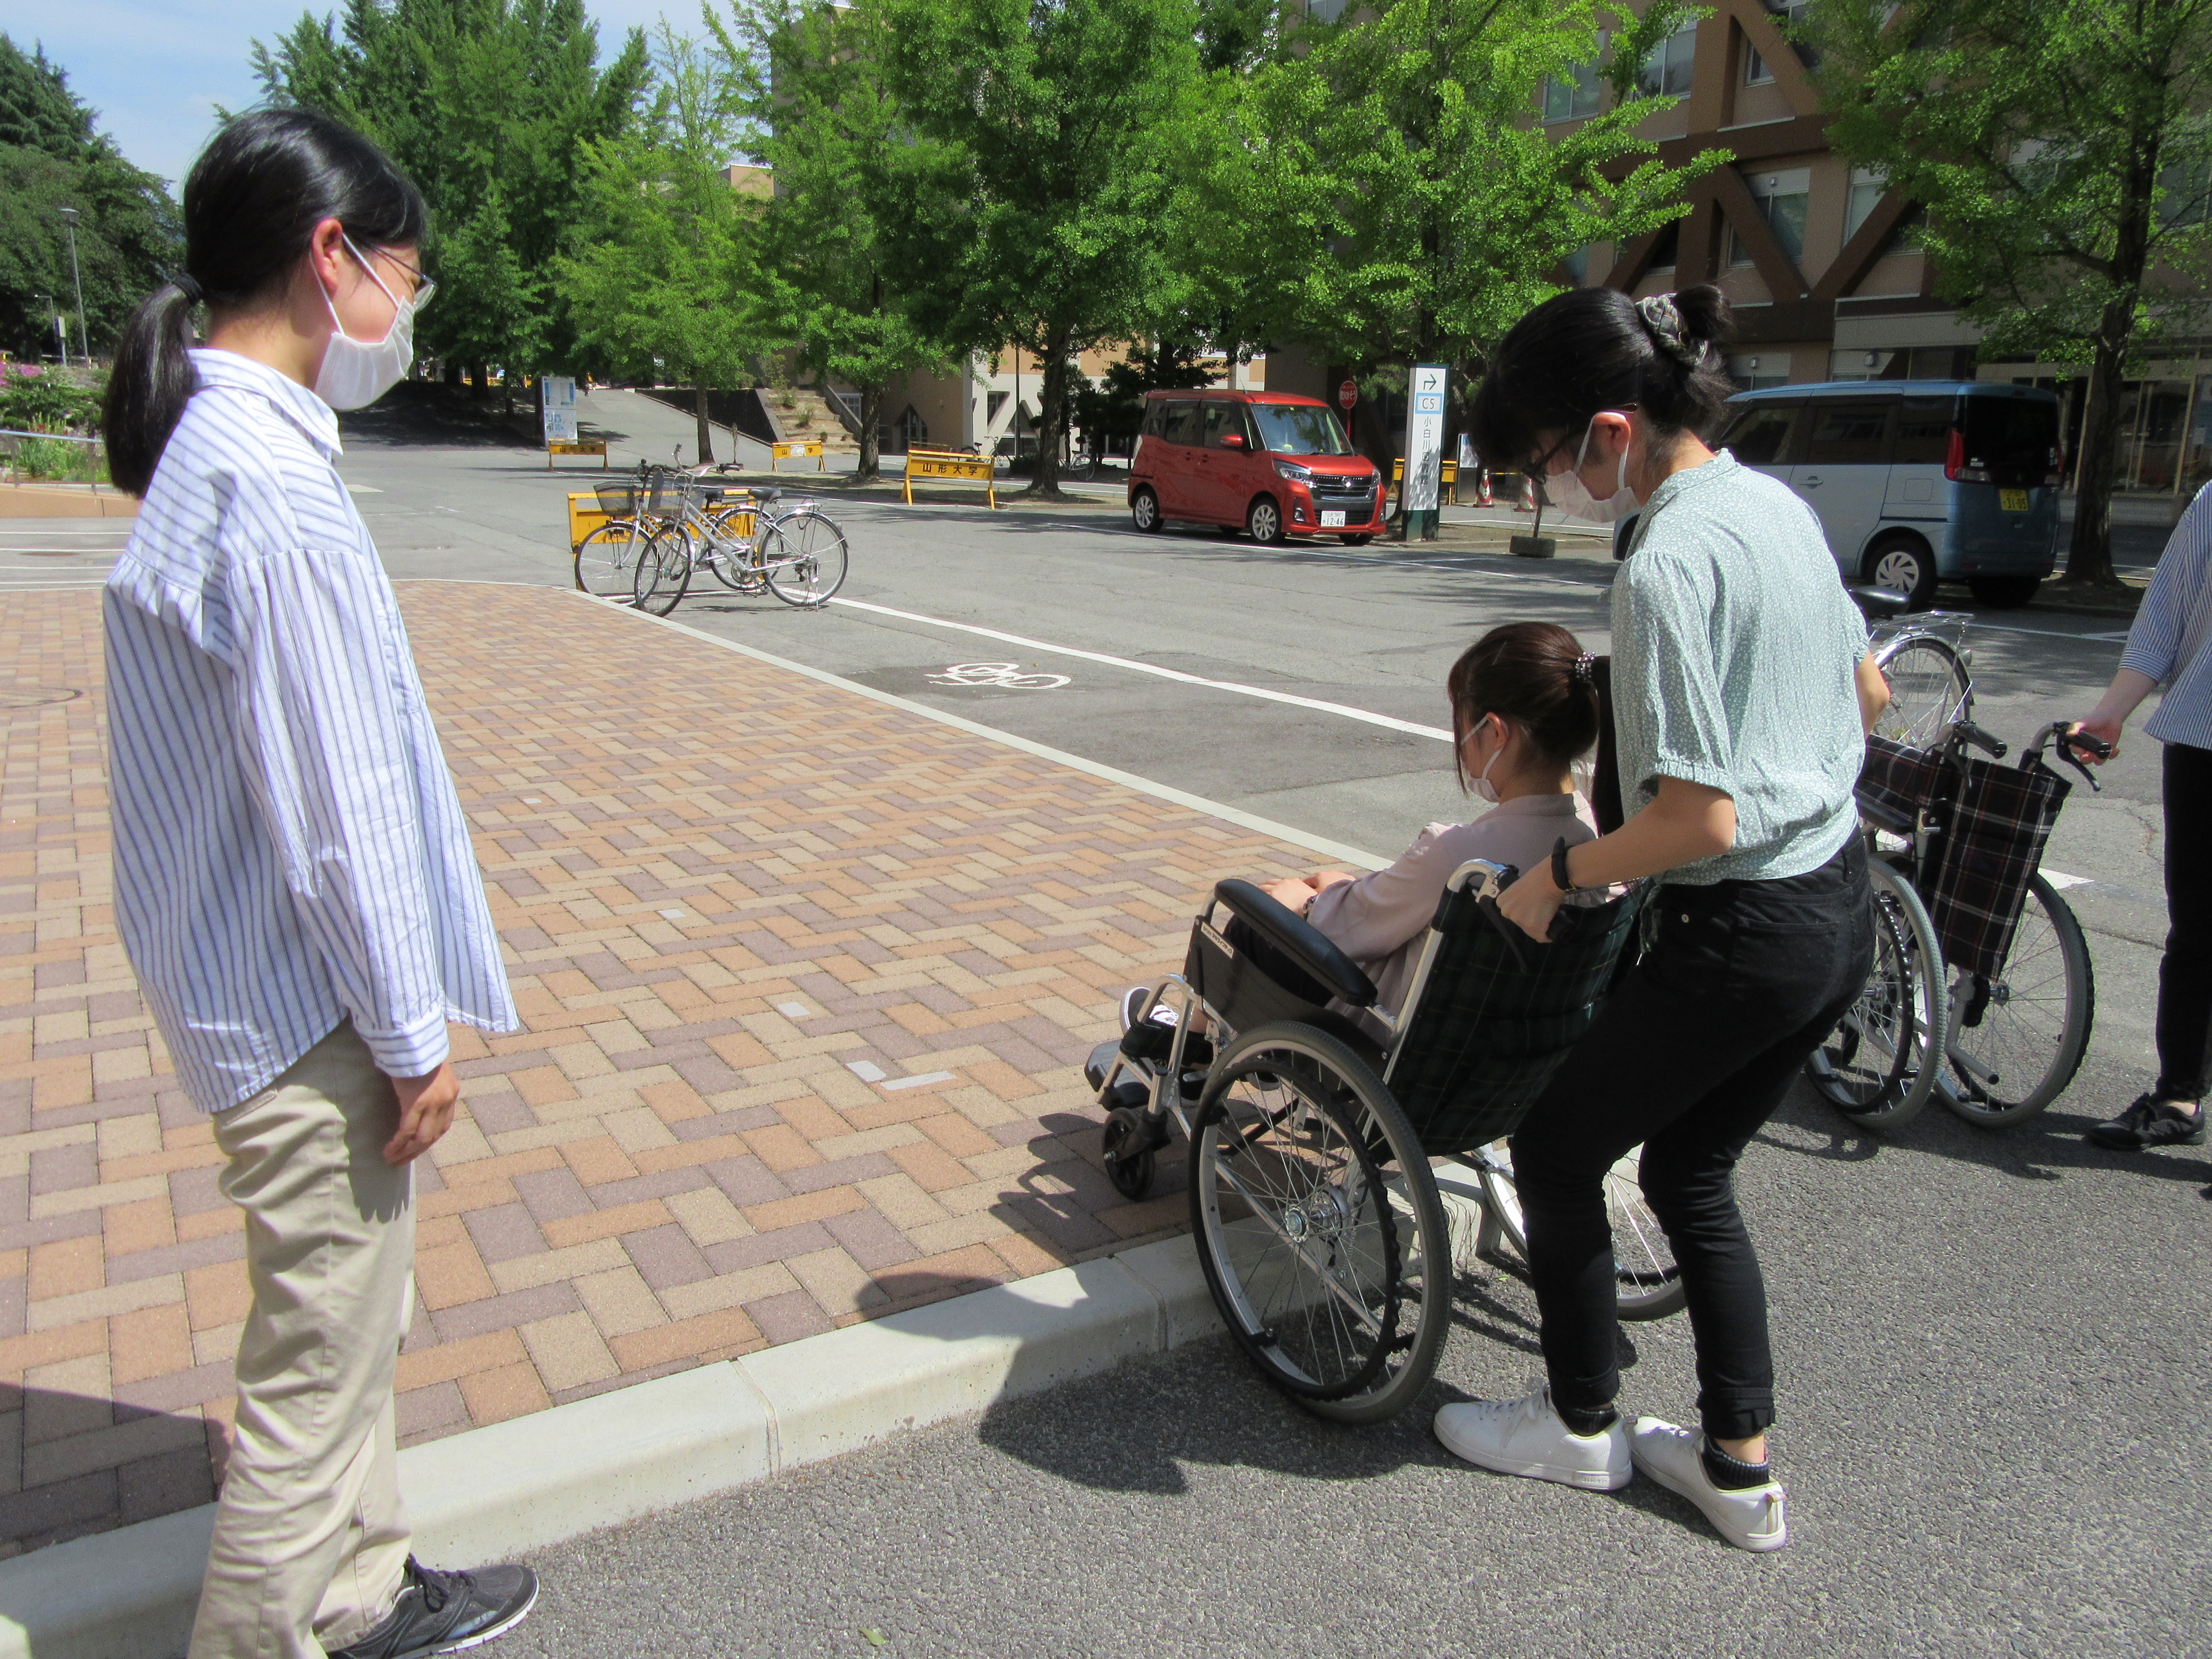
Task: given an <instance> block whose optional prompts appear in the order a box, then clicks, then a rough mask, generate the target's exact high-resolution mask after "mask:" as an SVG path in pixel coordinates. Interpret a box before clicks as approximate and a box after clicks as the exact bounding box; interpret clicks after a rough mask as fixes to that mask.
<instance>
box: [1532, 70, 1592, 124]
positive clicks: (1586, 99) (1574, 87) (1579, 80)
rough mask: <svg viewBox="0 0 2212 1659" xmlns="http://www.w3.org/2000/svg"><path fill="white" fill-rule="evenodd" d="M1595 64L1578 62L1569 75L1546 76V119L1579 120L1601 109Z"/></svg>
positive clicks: (1551, 120)
mask: <svg viewBox="0 0 2212 1659" xmlns="http://www.w3.org/2000/svg"><path fill="white" fill-rule="evenodd" d="M1598 101H1599V99H1598V78H1597V65H1596V64H1575V65H1574V66H1573V67H1572V68H1571V69H1570V70H1568V71H1567V72H1566V74H1565V75H1564V76H1559V75H1548V76H1545V77H1544V119H1545V122H1546V123H1547V125H1548V124H1549V123H1551V122H1553V121H1579V120H1582V119H1583V118H1585V117H1587V116H1591V115H1595V114H1596V113H1597V110H1598Z"/></svg>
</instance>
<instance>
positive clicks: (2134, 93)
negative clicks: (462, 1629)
mask: <svg viewBox="0 0 2212 1659" xmlns="http://www.w3.org/2000/svg"><path fill="white" fill-rule="evenodd" d="M1810 38H1811V39H1812V40H1813V41H1814V44H1815V45H1816V46H1818V48H1819V51H1820V70H1819V76H1818V80H1819V84H1820V87H1821V89H1822V92H1823V94H1824V96H1825V98H1826V101H1827V102H1828V104H1829V106H1830V107H1831V108H1832V111H1833V112H1834V116H1835V120H1834V125H1832V127H1831V128H1830V129H1829V135H1830V138H1831V140H1832V143H1834V144H1835V145H1836V147H1837V148H1838V149H1841V150H1843V151H1844V153H1845V154H1847V155H1850V157H1851V159H1852V160H1854V161H1858V162H1861V163H1863V164H1864V165H1867V166H1870V167H1879V168H1881V169H1882V171H1883V172H1884V173H1887V175H1888V179H1889V182H1890V183H1891V184H1892V185H1893V186H1895V187H1897V188H1899V189H1901V190H1902V191H1905V192H1906V193H1907V194H1909V195H1910V196H1911V197H1913V198H1914V199H1915V200H1917V201H1918V202H1920V203H1922V204H1924V205H1925V206H1926V208H1927V210H1928V223H1927V226H1926V228H1924V229H1923V231H1922V232H1921V244H1922V246H1923V247H1924V248H1925V249H1926V250H1927V252H1928V253H1929V256H1930V257H1931V258H1933V259H1934V260H1935V262H1936V273H1937V278H1938V283H1939V286H1940V288H1941V289H1942V292H1943V293H1944V294H1945V295H1947V296H1948V297H1949V298H1951V299H1953V300H1954V301H1957V302H1958V303H1959V304H1960V307H1961V309H1962V310H1963V311H1964V313H1966V316H1967V317H1968V318H1970V319H1972V320H1973V321H1974V322H1976V323H1978V324H1979V325H1981V326H1982V328H1983V329H1984V342H1983V349H1984V352H1985V353H1987V352H2000V353H2007V354H2009V353H2015V352H2026V353H2028V354H2031V355H2035V356H2044V357H2057V358H2061V359H2067V358H2070V359H2073V360H2075V361H2077V362H2078V361H2081V360H2084V359H2086V360H2087V362H2088V363H2089V365H2090V371H2089V385H2088V398H2089V403H2088V410H2087V419H2086V422H2085V425H2084V428H2083V432H2082V436H2081V441H2082V443H2083V445H2084V449H2083V453H2082V455H2081V493H2080V496H2079V499H2078V501H2076V503H2075V516H2074V538H2073V544H2072V546H2071V548H2070V549H2069V552H2068V556H2067V563H2066V575H2067V579H2068V580H2070V581H2077V582H2085V583H2090V584H2093V585H2098V586H2108V585H2112V584H2114V583H2115V582H2116V581H2117V580H2118V579H2117V578H2116V577H2115V576H2114V574H2113V572H2112V522H2111V494H2112V483H2113V471H2114V460H2115V451H2116V448H2117V444H2118V434H2119V419H2120V415H2121V405H2120V388H2121V380H2122V378H2123V376H2124V374H2125V372H2126V368H2127V365H2128V362H2129V360H2130V357H2134V356H2140V355H2141V354H2142V349H2143V348H2144V347H2145V346H2146V345H2147V344H2148V343H2150V342H2151V341H2153V340H2154V339H2155V338H2156V337H2157V336H2158V335H2159V334H2160V332H2162V331H2166V330H2169V329H2172V328H2173V327H2175V326H2177V325H2190V324H2194V325H2197V326H2200V327H2201V326H2202V325H2203V320H2204V319H2205V314H2206V303H2205V302H2206V297H2207V291H2208V289H2207V283H2208V272H2212V212H2208V209H2212V200H2208V197H2212V113H2208V110H2212V0H1906V3H1905V4H1903V5H1901V6H1895V7H1893V6H1891V5H1889V4H1888V3H1887V0H1827V3H1826V6H1825V8H1824V9H1822V11H1821V12H1820V14H1818V15H1816V17H1815V19H1814V22H1813V24H1812V25H1811V37H1810Z"/></svg>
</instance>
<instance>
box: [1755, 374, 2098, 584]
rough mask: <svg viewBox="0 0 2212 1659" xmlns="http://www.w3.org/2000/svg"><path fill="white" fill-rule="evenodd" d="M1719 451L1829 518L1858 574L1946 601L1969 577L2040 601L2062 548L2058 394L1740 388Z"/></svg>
mask: <svg viewBox="0 0 2212 1659" xmlns="http://www.w3.org/2000/svg"><path fill="white" fill-rule="evenodd" d="M1713 443H1714V447H1716V448H1722V449H1727V450H1729V452H1730V453H1733V454H1734V455H1735V458H1736V459H1737V460H1739V461H1741V462H1742V463H1743V464H1744V465H1746V466H1752V467H1756V468H1758V469H1759V471H1761V472H1764V473H1765V474H1767V475H1768V476H1769V477H1775V478H1779V479H1780V480H1782V482H1783V483H1786V484H1788V485H1789V486H1790V488H1791V489H1794V490H1795V491H1796V493H1797V495H1799V496H1800V497H1801V498H1802V500H1803V501H1804V502H1805V503H1806V505H1807V506H1808V507H1811V508H1812V509H1813V511H1814V513H1816V514H1818V515H1819V517H1820V527H1821V529H1822V530H1823V531H1824V532H1826V535H1827V538H1828V549H1829V551H1830V552H1832V553H1833V554H1834V555H1835V557H1836V563H1837V565H1838V568H1841V570H1842V571H1843V573H1844V580H1847V581H1864V582H1871V583H1872V584H1874V585H1875V586H1877V587H1886V588H1889V589H1892V590H1893V591H1895V592H1901V593H1903V594H1905V597H1906V598H1907V599H1908V600H1909V601H1910V602H1911V608H1912V609H1913V610H1915V611H1921V610H1925V609H1926V608H1927V607H1928V606H1929V605H1932V604H1934V603H1935V599H1936V583H1937V582H1938V581H1952V580H1963V581H1965V582H1966V585H1967V586H1969V587H1970V588H1972V590H1973V594H1974V597H1975V598H1976V599H1979V600H1980V601H1981V602H1982V603H1983V604H1984V605H2026V604H2027V602H2028V600H2029V599H2032V598H2033V597H2034V594H2035V590H2036V586H2037V584H2039V582H2041V581H2042V580H2043V579H2044V578H2045V576H2048V575H2049V574H2051V570H2052V568H2053V567H2054V566H2055V565H2056V564H2057V557H2058V495H2059V480H2060V478H2061V477H2062V476H2063V471H2062V466H2061V461H2060V455H2059V437H2058V399H2057V396H2056V395H2055V394H2054V393H2052V392H2045V391H2040V390H2038V389H2037V388H2035V387H2033V386H2013V385H2009V384H2008V383H2006V382H2004V381H2001V380H1839V381H1831V382H1827V383H1826V384H1822V385H1817V386H1771V387H1769V388H1767V389H1766V390H1765V391H1760V392H1740V393H1738V394H1737V395H1736V396H1735V397H1734V398H1730V399H1729V406H1728V413H1727V416H1726V417H1725V420H1724V423H1723V426H1722V428H1721V431H1720V435H1719V436H1718V437H1717V439H1715V440H1714V441H1713Z"/></svg>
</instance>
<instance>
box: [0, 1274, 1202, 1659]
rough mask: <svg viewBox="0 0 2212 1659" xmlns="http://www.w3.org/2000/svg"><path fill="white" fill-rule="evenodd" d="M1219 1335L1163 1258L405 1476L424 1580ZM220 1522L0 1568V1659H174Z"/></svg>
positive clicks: (99, 1543)
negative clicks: (438, 1571) (437, 1568)
mask: <svg viewBox="0 0 2212 1659" xmlns="http://www.w3.org/2000/svg"><path fill="white" fill-rule="evenodd" d="M1219 1329H1220V1323H1219V1321H1218V1319H1217V1318H1216V1317H1215V1315H1214V1312H1213V1304H1212V1298H1211V1297H1210V1296H1209V1295H1208V1293H1207V1291H1206V1280H1205V1276H1204V1274H1203V1273H1201V1271H1200V1267H1199V1265H1198V1256H1197V1253H1196V1251H1195V1250H1194V1248H1193V1246H1192V1244H1191V1241H1190V1240H1189V1239H1188V1238H1174V1239H1167V1240H1164V1241H1162V1242H1161V1243H1155V1244H1146V1245H1141V1246H1139V1247H1138V1248H1137V1249H1132V1250H1125V1251H1123V1252H1122V1253H1121V1255H1115V1256H1106V1257H1102V1258H1100V1259H1099V1260H1097V1261H1086V1262H1084V1263H1081V1264H1080V1265H1079V1266H1076V1267H1062V1268H1060V1269H1059V1270H1058V1271H1056V1272H1053V1273H1039V1274H1038V1275H1036V1277H1035V1278H1033V1279H1019V1280H1017V1281H1016V1282H1015V1283H1013V1284H1011V1285H994V1286H993V1287H991V1288H990V1289H988V1290H982V1291H974V1292H972V1293H970V1294H969V1295H967V1296H960V1297H951V1298H949V1299H947V1300H945V1301H943V1302H937V1303H932V1304H929V1305H928V1306H927V1307H922V1308H915V1309H913V1310H909V1311H908V1312H906V1313H902V1314H893V1315H891V1316H889V1317H886V1318H884V1319H878V1320H873V1321H871V1322H867V1323H866V1324H860V1325H852V1326H848V1327H847V1328H844V1329H842V1330H836V1331H829V1332H825V1333H823V1334H822V1335H820V1336H813V1337H807V1338H805V1339H803V1340H799V1341H797V1342H787V1343H785V1344H784V1345H783V1346H781V1347H775V1348H769V1349H765V1350H763V1351H762V1352H759V1353H754V1354H748V1355H746V1356H745V1357H744V1358H742V1359H735V1360H725V1361H722V1362H720V1363H718V1364H712V1365H702V1366H699V1367H698V1368H696V1370H688V1371H679V1372H678V1373H676V1374H675V1375H673V1376H663V1377H657V1378H655V1379H654V1380H653V1381H652V1382H649V1383H636V1384H635V1385H634V1386H632V1387H629V1388H626V1389H615V1390H613V1391H611V1392H610V1393H607V1394H603V1395H594V1396H592V1398H590V1399H587V1400H579V1401H572V1402H571V1403H570V1404H568V1405H566V1406H556V1407H553V1408H552V1409H551V1410H550V1411H544V1412H538V1413H533V1414H532V1415H530V1416H528V1417H519V1418H515V1419H513V1420H511V1421H509V1422H506V1423H497V1424H494V1425H492V1426H490V1427H489V1428H483V1429H472V1430H471V1431H468V1432H467V1433H465V1434H457V1435H452V1436H448V1437H447V1438H445V1439H442V1440H435V1441H432V1442H430V1443H428V1444H426V1445H421V1446H415V1447H411V1448H410V1449H408V1450H406V1451H404V1452H402V1453H400V1454H399V1484H400V1488H401V1490H402V1492H404V1494H405V1497H406V1500H407V1507H408V1511H409V1514H410V1517H411V1518H412V1520H413V1522H414V1527H415V1547H416V1553H418V1554H420V1555H421V1556H422V1558H423V1559H425V1560H428V1561H430V1562H433V1563H438V1564H462V1565H465V1564H469V1563H478V1562H485V1561H490V1560H495V1559H502V1558H507V1557H512V1556H514V1555H516V1554H520V1553H525V1552H526V1551H529V1550H532V1549H538V1548H543V1547H544V1546H546V1545H549V1544H553V1543H557V1542H559V1541H562V1540H563V1539H568V1538H574V1537H576V1536H578V1535H580V1534H583V1533H586V1532H592V1531H595V1530H597V1529H598V1528H602V1527H608V1526H612V1525H615V1524H616V1523H617V1522H623V1521H628V1520H630V1519H633V1518H635V1516H641V1515H646V1514H649V1513H651V1512H653V1511H654V1510H662V1509H666V1508H668V1507H670V1506H671V1505H673V1504H682V1503H686V1502H689V1501H690V1500H691V1499H693V1498H704V1497H707V1496H708V1495H709V1494H711V1493H714V1492H726V1491H728V1490H729V1489H730V1488H732V1487H733V1486H744V1485H745V1484H746V1483H748V1482H750V1481H754V1480H765V1479H766V1478H768V1477H769V1475H772V1474H776V1473H778V1472H779V1471H781V1470H784V1469H791V1468H799V1467H800V1466H802V1465H804V1464H807V1463H811V1462H819V1461H820V1460H822V1459H823V1458H826V1457H835V1456H836V1455H839V1454H840V1453H842V1452H848V1451H853V1450H856V1449H859V1448H860V1447H862V1446H866V1445H872V1444H873V1443H876V1442H878V1441H881V1440H884V1439H888V1438H890V1437H891V1436H893V1435H896V1434H902V1433H904V1432H906V1431H908V1430H911V1429H918V1428H922V1427H925V1426H927V1425H930V1424H933V1423H941V1422H943V1421H945V1419H949V1418H955V1417H961V1416H965V1415H969V1414H970V1413H976V1412H981V1411H982V1410H984V1409H986V1408H987V1407H990V1406H991V1405H993V1404H994V1403H995V1402H996V1401H1001V1400H1011V1399H1013V1398H1015V1397H1017V1396H1018V1395H1025V1394H1034V1393H1036V1392H1037V1391H1038V1390H1039V1389H1047V1388H1049V1387H1051V1386H1052V1385H1053V1384H1054V1383H1062V1382H1066V1381H1067V1380H1069V1379H1071V1378H1073V1377H1078V1376H1088V1375H1090V1374H1091V1373H1092V1372H1094V1371H1101V1370H1106V1369H1107V1368H1108V1367H1109V1366H1112V1365H1115V1364H1119V1363H1120V1362H1121V1361H1122V1360H1124V1359H1129V1358H1135V1357H1137V1356H1139V1355H1142V1354H1151V1353H1158V1352H1164V1351H1165V1350H1167V1349H1170V1348H1173V1347H1176V1346H1179V1345H1181V1344H1182V1343H1184V1342H1188V1341H1190V1340H1193V1339H1194V1338H1196V1337H1200V1336H1204V1335H1207V1334H1212V1333H1213V1332H1215V1331H1218V1330H1219ZM214 1520H215V1506H214V1505H213V1504H204V1505H203V1506H201V1507H200V1508H198V1509H195V1510H185V1511H184V1512H182V1513H181V1514H177V1515H166V1516H161V1518H159V1519H158V1520H154V1521H142V1522H139V1523H138V1524H137V1525H136V1526H131V1527H125V1528H121V1529H119V1530H118V1531H115V1532H106V1533H100V1534H95V1535H94V1536H93V1537H90V1538H80V1539H76V1540H75V1541H71V1542H70V1543H66V1544H56V1545H53V1546H52V1547H49V1548H46V1549H42V1550H36V1551H33V1553H30V1554H28V1555H21V1556H17V1557H16V1558H15V1559H13V1560H10V1561H6V1562H0V1659H176V1656H179V1655H181V1654H182V1653H183V1652H184V1650H185V1643H186V1641H187V1640H188V1638H189V1637H190V1635H191V1620H192V1611H193V1608H194V1607H195V1606H196V1605H197V1601H198V1597H199V1586H200V1576H201V1573H202V1571H204V1568H205V1567H206V1565H207V1551H208V1539H209V1535H210V1531H211V1529H212V1528H213V1525H214Z"/></svg>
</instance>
